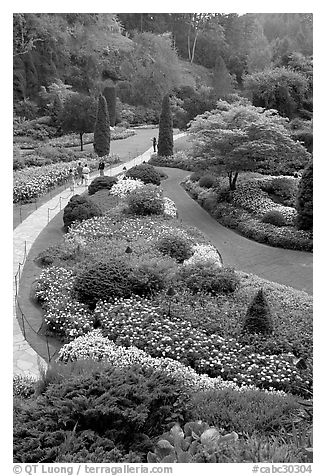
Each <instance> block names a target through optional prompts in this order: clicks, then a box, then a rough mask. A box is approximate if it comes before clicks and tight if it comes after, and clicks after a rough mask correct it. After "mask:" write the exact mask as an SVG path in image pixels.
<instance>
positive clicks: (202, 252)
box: [183, 243, 222, 267]
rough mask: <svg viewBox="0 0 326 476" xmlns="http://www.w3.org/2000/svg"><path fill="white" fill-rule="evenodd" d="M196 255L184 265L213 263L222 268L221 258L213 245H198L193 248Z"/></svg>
mask: <svg viewBox="0 0 326 476" xmlns="http://www.w3.org/2000/svg"><path fill="white" fill-rule="evenodd" d="M193 252H194V254H193V255H192V256H191V257H190V258H189V259H187V260H185V261H184V262H183V264H184V265H190V264H199V263H213V264H215V265H216V266H219V267H221V266H222V263H221V258H220V255H219V253H218V251H217V249H216V248H215V247H214V246H213V245H204V244H198V243H197V244H196V245H194V246H193Z"/></svg>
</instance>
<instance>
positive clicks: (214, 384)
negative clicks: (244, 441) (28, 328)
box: [58, 330, 283, 394]
mask: <svg viewBox="0 0 326 476" xmlns="http://www.w3.org/2000/svg"><path fill="white" fill-rule="evenodd" d="M83 359H93V360H105V361H106V362H108V363H110V364H111V365H113V366H114V367H117V368H127V367H130V366H132V365H134V364H139V365H142V366H144V367H148V368H153V369H156V370H158V371H160V372H164V373H166V374H168V375H171V376H173V377H174V378H176V379H178V380H180V381H181V382H182V383H183V384H184V386H185V387H186V388H188V389H189V390H191V391H198V390H210V389H224V388H232V389H234V390H238V391H244V390H258V389H257V388H256V387H255V386H252V385H250V386H249V385H247V386H242V387H239V386H237V385H236V384H235V383H234V382H230V381H225V380H223V379H222V378H220V377H215V378H212V377H208V375H206V374H201V375H199V374H197V373H196V372H195V371H194V370H193V369H191V368H190V367H187V366H186V365H183V364H182V363H180V362H177V361H175V360H173V359H169V358H158V357H150V356H149V355H148V354H146V352H144V351H142V350H140V349H137V347H133V346H131V347H128V348H125V347H122V346H119V345H116V344H114V342H112V341H110V340H109V339H108V338H106V337H103V335H102V333H101V331H100V330H94V331H91V332H89V333H88V334H86V335H83V336H81V337H77V338H76V339H75V340H73V341H72V342H70V343H68V344H65V345H64V346H63V347H62V348H61V349H60V351H59V357H58V360H61V361H63V362H69V361H75V360H83ZM278 393H280V394H283V392H278Z"/></svg>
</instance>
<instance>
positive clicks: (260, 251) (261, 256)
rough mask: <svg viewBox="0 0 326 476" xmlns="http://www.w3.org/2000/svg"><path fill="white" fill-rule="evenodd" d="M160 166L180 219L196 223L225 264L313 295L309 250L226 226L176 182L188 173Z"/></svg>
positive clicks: (164, 184)
mask: <svg viewBox="0 0 326 476" xmlns="http://www.w3.org/2000/svg"><path fill="white" fill-rule="evenodd" d="M160 168H161V170H163V171H164V172H165V173H167V175H168V179H167V180H164V182H163V183H162V186H163V189H164V191H165V193H166V195H167V196H168V197H170V198H171V199H172V200H173V201H174V202H175V204H176V206H177V209H178V214H179V218H180V219H181V220H182V221H183V222H184V223H185V224H187V225H192V226H196V228H198V229H199V230H201V231H202V232H203V233H204V234H205V235H206V236H207V237H208V239H209V240H210V241H211V242H212V244H213V245H215V246H216V248H217V249H218V250H219V252H220V253H221V255H222V258H223V263H224V265H226V266H234V267H235V268H236V269H239V270H241V271H245V272H247V273H252V274H256V275H258V276H260V277H262V278H264V279H267V280H268V281H274V282H276V283H280V284H285V285H286V286H291V287H293V288H295V289H299V290H301V291H305V292H307V293H309V294H312V290H313V254H312V253H308V252H304V251H295V250H285V249H282V248H274V247H271V246H267V245H264V244H262V243H257V242H255V241H252V240H249V239H247V238H245V237H243V236H241V235H239V234H238V233H235V232H234V231H233V230H231V229H229V228H225V227H224V226H222V225H220V224H219V223H218V222H217V221H216V220H215V219H214V218H212V217H211V216H210V215H209V213H208V212H206V210H204V209H203V208H202V207H201V206H200V205H198V203H197V202H196V201H195V200H193V199H192V198H191V197H190V196H189V195H188V194H187V192H186V191H185V190H184V189H183V188H182V187H181V186H180V185H179V183H180V181H181V180H182V179H183V178H184V177H186V176H187V175H189V172H186V171H184V170H180V169H171V168H167V167H160Z"/></svg>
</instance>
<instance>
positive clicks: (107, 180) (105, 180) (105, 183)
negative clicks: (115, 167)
mask: <svg viewBox="0 0 326 476" xmlns="http://www.w3.org/2000/svg"><path fill="white" fill-rule="evenodd" d="M115 183H117V179H116V177H109V176H106V175H105V176H103V177H96V178H95V179H94V180H93V181H92V182H91V184H90V185H89V186H88V194H89V195H94V193H96V192H98V191H99V190H102V189H106V190H111V188H112V187H113V185H114V184H115Z"/></svg>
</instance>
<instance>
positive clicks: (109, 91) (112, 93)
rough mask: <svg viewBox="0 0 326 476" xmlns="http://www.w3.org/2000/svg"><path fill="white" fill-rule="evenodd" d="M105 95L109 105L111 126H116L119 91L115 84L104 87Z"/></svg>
mask: <svg viewBox="0 0 326 476" xmlns="http://www.w3.org/2000/svg"><path fill="white" fill-rule="evenodd" d="M103 96H104V97H105V99H106V104H107V106H108V111H109V116H110V125H111V127H114V126H115V123H116V104H117V92H116V89H115V87H114V86H106V87H105V88H104V89H103Z"/></svg>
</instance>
